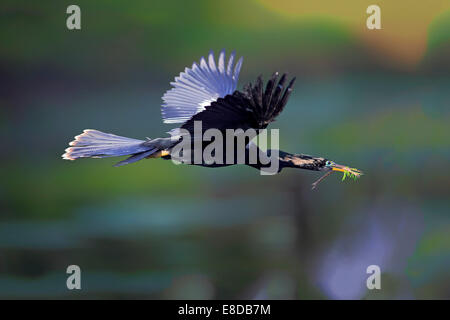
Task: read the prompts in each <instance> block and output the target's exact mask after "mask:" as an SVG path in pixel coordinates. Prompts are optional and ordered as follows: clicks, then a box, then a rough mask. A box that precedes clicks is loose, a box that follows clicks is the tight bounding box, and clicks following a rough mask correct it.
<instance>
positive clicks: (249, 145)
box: [62, 50, 362, 188]
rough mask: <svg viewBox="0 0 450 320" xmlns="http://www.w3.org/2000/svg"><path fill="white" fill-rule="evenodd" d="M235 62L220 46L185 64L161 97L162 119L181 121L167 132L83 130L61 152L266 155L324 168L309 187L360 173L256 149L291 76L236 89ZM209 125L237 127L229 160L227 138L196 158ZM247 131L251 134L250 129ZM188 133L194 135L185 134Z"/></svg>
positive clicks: (250, 161)
mask: <svg viewBox="0 0 450 320" xmlns="http://www.w3.org/2000/svg"><path fill="white" fill-rule="evenodd" d="M234 61H235V53H234V52H233V53H232V54H231V55H230V57H229V58H228V62H226V60H225V51H224V50H222V51H221V52H220V54H219V58H218V61H217V63H216V60H215V58H214V53H213V52H212V51H211V52H210V53H209V55H208V59H205V58H203V57H202V58H201V59H200V63H199V64H197V63H195V62H194V63H193V65H192V67H191V68H186V69H185V71H184V72H182V73H180V75H179V76H178V77H176V78H175V81H174V82H171V85H172V88H171V89H170V90H168V91H167V92H166V93H165V94H164V96H163V97H162V99H163V101H164V103H163V105H162V109H161V110H162V118H163V121H164V123H182V125H181V126H180V127H179V128H176V129H173V130H171V131H170V132H169V134H170V137H166V138H157V139H150V138H147V139H146V140H136V139H131V138H126V137H121V136H117V135H114V134H111V133H104V132H101V131H98V130H92V129H86V130H84V132H83V133H82V134H80V135H78V136H76V137H75V140H74V141H72V142H70V144H69V145H70V147H69V148H67V149H66V150H65V153H64V154H63V155H62V157H63V158H64V159H67V160H75V159H78V158H106V157H116V156H125V155H129V156H130V157H129V158H127V159H125V160H123V161H121V162H119V163H117V164H116V166H121V165H125V164H129V163H133V162H136V161H139V160H142V159H144V158H163V159H166V160H167V159H174V160H179V161H181V162H185V163H188V164H194V165H200V166H204V167H222V166H227V165H230V164H236V163H242V164H246V165H249V166H251V167H254V168H257V169H260V170H265V169H267V168H268V166H269V165H268V163H267V162H264V161H263V160H262V159H263V158H264V157H265V159H268V158H270V159H271V160H272V161H275V162H276V163H275V168H276V172H280V171H281V170H282V169H283V168H300V169H307V170H314V171H324V172H326V174H325V175H324V176H322V177H321V178H320V179H319V180H317V181H316V182H315V183H313V188H315V186H316V185H317V184H318V183H319V182H320V181H321V180H322V179H323V178H325V177H326V176H328V175H329V174H331V173H332V172H333V171H340V172H343V173H344V178H345V177H346V176H350V177H353V178H357V177H359V176H360V175H361V174H362V172H361V171H359V170H357V169H355V168H350V167H347V166H343V165H339V164H336V163H334V162H333V161H331V160H328V159H326V158H323V157H312V156H309V155H304V154H291V153H287V152H284V151H281V150H267V151H262V150H261V149H259V148H258V147H257V146H256V145H255V144H254V143H253V142H252V139H253V138H254V137H255V136H256V135H258V134H259V133H260V132H261V130H262V129H265V128H266V127H267V126H268V124H269V123H271V122H273V121H274V120H275V118H276V117H277V116H278V115H279V114H280V113H281V112H282V111H283V108H284V106H285V105H286V103H287V102H288V99H289V96H290V94H291V92H292V87H293V84H294V81H295V78H293V79H291V80H290V81H289V82H287V76H286V74H283V75H282V76H281V77H280V76H279V74H278V73H277V72H276V73H274V74H273V75H272V77H271V78H270V79H269V80H268V81H267V83H266V85H265V88H264V85H263V81H262V78H261V76H260V77H258V79H257V80H256V82H255V84H254V85H253V84H251V83H249V84H248V85H246V86H245V88H244V90H243V91H239V90H236V85H237V81H238V77H239V72H240V69H241V66H242V57H241V58H240V59H239V60H238V61H237V63H236V64H235V63H234ZM196 123H200V124H201V128H200V131H196V130H197V129H196ZM209 129H215V130H216V133H221V134H222V135H223V136H224V137H226V132H227V130H230V129H233V130H235V131H234V132H235V134H234V136H233V137H232V138H231V140H232V141H231V142H232V143H233V144H232V149H231V152H232V155H231V158H230V159H228V158H226V157H227V151H228V149H227V145H229V144H230V139H228V140H227V141H226V142H225V143H222V144H221V146H219V145H216V146H217V147H216V148H215V149H214V148H213V149H214V150H213V151H212V152H211V155H212V156H214V158H213V160H211V159H210V160H205V159H204V157H201V159H200V160H199V161H195V157H194V154H195V152H196V150H197V151H198V150H199V151H200V152H202V153H201V154H203V152H205V151H206V150H207V146H208V145H210V144H211V142H210V141H205V139H204V136H203V134H205V133H206V132H207V131H208V130H209ZM252 130H253V131H252ZM248 131H250V132H254V133H253V134H252V133H250V134H248ZM198 134H201V135H198ZM188 135H190V138H191V137H194V138H191V140H187V139H185V138H186V137H187V136H188ZM198 137H200V139H201V142H200V143H196V142H197V141H198V140H199V138H198ZM240 138H244V141H245V142H244V145H245V146H244V150H243V152H242V155H240V150H239V149H238V146H237V145H236V141H237V140H239V139H240ZM185 140H187V141H188V143H185V144H183V147H181V145H182V143H181V142H182V141H185ZM211 140H213V141H214V142H216V141H217V137H216V136H214V139H211ZM180 149H181V150H180ZM255 150H256V153H255V154H256V157H255V158H251V156H250V153H251V151H255ZM175 151H177V152H175ZM175 153H176V154H177V155H176V157H175ZM274 155H276V156H275V157H274ZM228 156H229V155H228ZM239 159H240V162H239ZM230 160H231V161H230Z"/></svg>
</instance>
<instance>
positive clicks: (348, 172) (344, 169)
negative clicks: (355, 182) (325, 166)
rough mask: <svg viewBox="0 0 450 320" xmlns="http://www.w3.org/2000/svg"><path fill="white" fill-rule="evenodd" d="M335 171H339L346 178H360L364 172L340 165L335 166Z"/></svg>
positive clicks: (333, 168)
mask: <svg viewBox="0 0 450 320" xmlns="http://www.w3.org/2000/svg"><path fill="white" fill-rule="evenodd" d="M331 169H332V170H333V171H339V172H343V173H344V177H345V176H347V175H349V176H350V177H354V178H359V177H360V176H361V175H362V174H363V172H362V171H360V170H358V169H356V168H350V167H347V166H343V165H340V164H335V165H334V166H333V167H332V168H331Z"/></svg>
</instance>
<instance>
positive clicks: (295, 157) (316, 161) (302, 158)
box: [248, 150, 325, 171]
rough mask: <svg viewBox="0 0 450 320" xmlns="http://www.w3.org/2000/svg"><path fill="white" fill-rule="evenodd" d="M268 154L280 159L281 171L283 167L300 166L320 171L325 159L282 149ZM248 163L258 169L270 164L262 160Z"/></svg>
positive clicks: (270, 151)
mask: <svg viewBox="0 0 450 320" xmlns="http://www.w3.org/2000/svg"><path fill="white" fill-rule="evenodd" d="M260 152H262V151H260ZM274 152H275V153H274ZM276 153H278V156H275V155H276ZM266 155H267V157H269V158H271V159H272V160H275V161H278V171H281V170H282V169H283V168H298V169H306V170H315V171H318V170H319V168H320V167H321V164H322V162H323V161H325V159H324V158H321V157H312V156H308V155H306V154H292V153H288V152H284V151H281V150H268V151H267V154H266ZM258 160H259V159H258ZM248 165H250V166H252V167H254V168H256V169H261V168H264V167H267V166H268V165H264V164H262V163H261V162H260V161H258V163H256V164H248Z"/></svg>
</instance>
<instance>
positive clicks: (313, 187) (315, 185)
mask: <svg viewBox="0 0 450 320" xmlns="http://www.w3.org/2000/svg"><path fill="white" fill-rule="evenodd" d="M332 173H333V171H328V172H327V173H325V174H324V175H323V176H321V177H320V178H319V179H317V180H316V181H315V182H314V183H313V184H312V185H311V186H312V188H311V190H314V189H315V188H316V187H317V185H318V184H319V183H320V182H321V181H322V180H323V179H325V178H326V177H328V176H329V175H330V174H332Z"/></svg>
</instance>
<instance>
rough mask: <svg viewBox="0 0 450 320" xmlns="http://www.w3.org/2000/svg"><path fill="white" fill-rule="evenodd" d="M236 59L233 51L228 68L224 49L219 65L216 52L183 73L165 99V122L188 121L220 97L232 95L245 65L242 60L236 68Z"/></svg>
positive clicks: (163, 113) (176, 79)
mask: <svg viewBox="0 0 450 320" xmlns="http://www.w3.org/2000/svg"><path fill="white" fill-rule="evenodd" d="M234 58H235V53H234V52H233V53H232V54H231V55H230V57H229V59H228V64H227V65H226V61H225V50H222V51H221V52H220V54H219V59H218V62H217V64H216V61H215V59H214V53H213V52H212V51H210V53H209V55H208V61H206V59H205V58H203V57H202V58H201V59H200V63H199V64H197V63H195V62H194V63H193V64H192V68H190V69H189V68H186V69H185V70H184V72H181V73H180V75H179V76H178V77H176V78H175V82H171V83H170V84H171V85H172V86H173V88H172V89H170V90H168V91H167V92H166V93H165V94H164V95H163V97H162V99H163V101H164V103H163V105H162V108H161V113H162V118H163V121H164V123H181V122H185V121H187V120H189V119H190V118H191V117H192V116H193V115H195V114H197V113H198V112H201V111H203V110H204V109H205V107H206V106H209V105H211V103H212V102H214V101H216V100H217V99H218V98H223V97H225V96H226V95H228V94H231V93H233V92H234V91H235V90H236V84H237V81H238V77H239V71H240V70H241V66H242V57H241V58H240V59H239V61H238V62H237V63H236V65H235V67H234V69H233V64H234Z"/></svg>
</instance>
